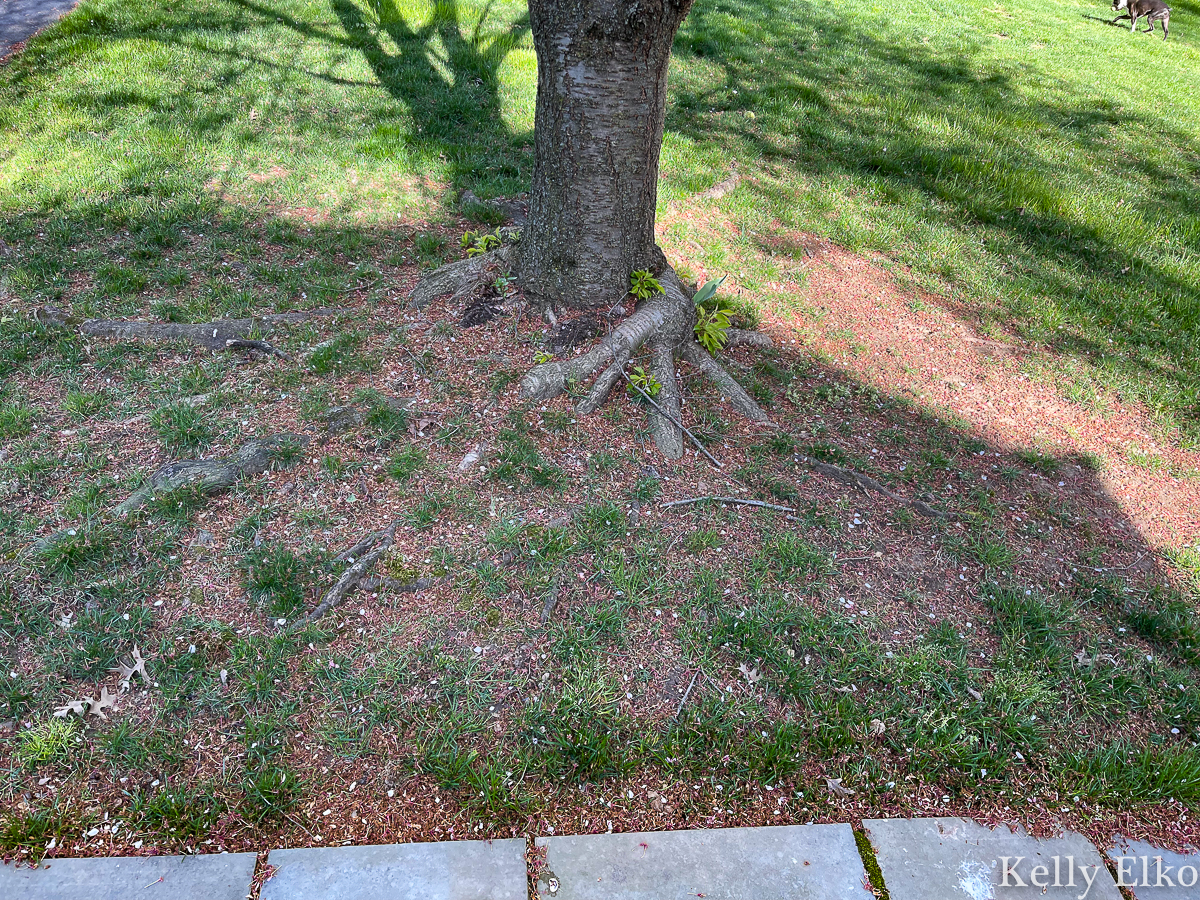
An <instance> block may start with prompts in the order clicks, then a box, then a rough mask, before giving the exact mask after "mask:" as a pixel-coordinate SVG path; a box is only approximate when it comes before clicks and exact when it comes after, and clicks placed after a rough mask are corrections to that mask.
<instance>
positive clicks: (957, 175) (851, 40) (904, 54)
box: [667, 0, 1200, 441]
mask: <svg viewBox="0 0 1200 900" xmlns="http://www.w3.org/2000/svg"><path fill="white" fill-rule="evenodd" d="M801 8H802V9H803V8H804V5H803V4H801ZM796 12H797V9H796V6H795V5H793V4H790V3H780V2H777V0H717V2H715V3H709V4H702V5H698V6H697V7H696V8H695V10H694V11H693V13H692V15H691V16H690V17H689V18H688V19H687V21H686V22H685V24H684V27H683V29H682V30H681V32H680V35H679V37H678V38H677V41H676V46H675V52H676V55H677V57H678V58H679V59H680V60H682V61H685V62H687V61H695V62H696V65H697V66H699V67H702V68H707V69H712V68H714V67H715V68H716V70H717V71H719V72H720V73H721V77H719V78H716V79H714V78H712V77H711V76H709V77H707V79H706V81H705V84H706V87H705V88H704V89H702V90H698V89H696V88H694V87H691V86H690V84H689V80H688V79H687V78H682V79H681V78H676V79H675V80H674V81H673V92H672V100H673V103H672V105H671V106H670V107H669V112H668V122H667V128H668V130H669V131H671V132H674V133H676V134H679V135H682V136H685V137H687V138H689V139H690V140H692V141H694V142H695V143H696V144H697V145H700V146H704V147H706V148H711V147H713V146H714V145H716V146H723V147H725V148H727V151H728V153H729V155H730V156H732V157H734V158H737V157H738V156H740V155H745V154H747V153H748V154H749V155H751V156H752V157H757V158H759V159H760V160H761V161H762V166H763V168H764V169H765V170H766V172H767V173H768V174H769V175H775V174H778V178H767V179H755V180H754V181H753V182H752V185H751V188H750V189H751V190H753V191H757V192H759V193H760V194H761V195H762V197H763V199H764V200H765V201H768V203H769V205H770V207H773V208H775V209H786V208H787V206H788V205H789V203H791V204H794V203H795V201H796V199H797V196H796V194H800V195H801V197H800V199H801V200H803V199H804V198H803V193H804V187H803V182H802V181H798V180H797V178H802V179H808V178H810V177H811V178H816V179H821V180H823V181H825V182H826V183H829V182H831V181H833V182H835V183H837V182H838V181H842V182H845V183H848V184H849V185H850V186H849V187H848V190H849V191H850V192H853V193H868V194H870V195H872V196H873V197H874V198H875V203H874V208H875V210H877V218H876V219H875V220H874V221H867V222H866V223H865V224H864V223H862V222H859V223H855V224H851V225H848V226H846V227H845V228H842V230H841V231H840V232H839V226H838V225H834V226H831V228H830V234H829V236H831V237H833V238H834V239H835V240H840V241H841V242H843V243H847V244H851V245H853V244H855V243H858V244H859V245H860V246H868V245H871V244H872V243H874V244H876V245H878V244H879V243H880V238H878V237H872V236H870V235H869V234H864V233H865V232H871V231H872V230H874V229H880V231H881V232H882V233H883V234H885V235H887V237H888V238H893V239H895V240H896V241H898V242H899V243H900V244H901V246H898V247H897V246H894V245H893V246H875V247H873V249H883V250H885V251H886V252H889V253H894V254H898V255H900V256H902V257H903V256H904V255H905V253H906V251H909V249H910V248H908V247H906V246H904V245H905V244H908V243H909V240H910V238H909V235H910V234H916V233H920V232H924V233H925V234H928V233H929V232H930V231H931V230H934V229H938V230H941V231H942V239H941V240H940V241H939V239H938V238H934V240H933V243H934V244H935V247H936V245H937V244H938V243H943V246H941V247H937V249H938V250H940V251H941V252H940V253H939V254H938V255H939V261H938V262H936V263H934V264H932V265H931V264H930V261H929V259H928V258H927V257H926V258H923V259H921V260H919V261H918V260H913V264H914V265H916V266H918V267H920V268H924V269H925V270H926V271H928V270H930V269H932V272H933V274H934V275H935V276H941V277H943V278H944V279H945V280H946V281H947V282H949V283H950V284H951V285H955V284H956V282H957V283H960V284H962V283H966V284H967V285H970V282H971V281H974V282H975V283H976V285H975V286H976V290H975V291H974V292H973V293H974V294H975V296H970V297H968V298H967V300H968V302H967V303H966V304H965V307H964V310H963V311H964V313H965V312H966V308H967V307H969V309H970V311H971V315H972V317H974V318H979V317H982V318H983V319H985V320H991V321H994V322H995V323H997V324H999V325H1000V326H1002V327H1003V328H1004V329H1006V330H1015V331H1018V332H1022V333H1024V334H1025V336H1027V337H1031V338H1033V339H1035V340H1038V341H1040V342H1044V343H1046V344H1048V345H1049V346H1050V348H1051V349H1053V350H1056V351H1061V352H1065V353H1070V354H1080V355H1083V356H1086V357H1087V358H1089V359H1090V360H1091V361H1093V362H1094V363H1096V364H1097V365H1098V366H1099V367H1101V368H1103V369H1108V370H1111V371H1115V372H1119V373H1120V376H1121V380H1122V383H1121V385H1120V387H1121V389H1122V390H1123V391H1127V392H1128V393H1130V394H1131V395H1133V396H1136V397H1138V399H1141V400H1143V401H1144V402H1145V403H1146V405H1147V406H1149V407H1150V408H1151V409H1152V410H1155V411H1158V412H1162V413H1164V414H1165V416H1164V417H1165V419H1167V420H1168V427H1179V428H1181V429H1182V430H1183V431H1184V432H1185V434H1187V435H1190V440H1192V441H1195V440H1200V357H1198V356H1197V354H1196V353H1195V352H1194V348H1195V347H1196V346H1197V344H1198V342H1200V287H1198V286H1200V226H1198V225H1197V222H1200V193H1198V192H1197V191H1196V187H1195V164H1194V160H1196V159H1197V158H1200V145H1198V144H1197V142H1196V140H1195V137H1194V136H1193V135H1191V134H1188V133H1185V132H1183V131H1180V130H1177V129H1174V128H1172V127H1171V126H1170V125H1169V124H1168V122H1169V120H1168V119H1166V118H1157V117H1153V116H1151V115H1149V114H1142V113H1138V112H1134V111H1131V110H1130V109H1128V108H1126V106H1125V105H1124V104H1121V103H1118V102H1115V101H1113V100H1110V99H1105V98H1099V99H1097V98H1092V97H1082V96H1080V95H1079V93H1078V91H1077V85H1073V84H1068V83H1066V82H1062V81H1059V80H1057V79H1056V78H1055V77H1054V76H1052V75H1048V74H1047V73H1046V72H1045V71H1042V70H1040V69H1037V68H1035V67H1034V66H1033V65H1032V64H1029V63H1023V64H1015V63H1014V64H1009V65H1004V64H1001V63H993V62H991V61H985V60H984V59H982V58H977V57H976V55H975V54H973V53H972V51H971V50H970V49H963V50H961V51H960V53H958V54H956V55H955V56H953V57H951V56H949V55H947V54H946V53H945V51H944V49H941V48H936V47H930V46H928V45H923V44H921V43H919V42H916V41H911V42H903V41H899V40H897V41H888V40H886V39H883V38H880V37H879V36H878V35H876V34H872V33H867V32H865V31H863V30H861V29H859V28H856V27H854V26H852V25H848V24H839V23H837V22H823V23H822V25H821V27H820V29H819V30H815V29H813V28H812V26H811V25H809V24H807V18H808V17H806V16H803V15H797V14H796ZM731 17H736V18H737V19H744V20H749V21H753V22H754V23H755V28H756V29H758V30H757V31H748V32H746V33H743V34H739V33H738V32H736V30H733V29H730V27H729V22H730V20H731ZM763 32H765V35H766V37H765V40H764V38H763ZM763 45H765V46H767V47H770V48H773V49H774V50H775V51H776V52H774V53H763V52H761V47H762V46H763ZM785 48H791V50H790V51H789V50H787V49H785ZM1032 83H1036V84H1037V85H1038V89H1037V91H1036V92H1034V91H1031V90H1030V88H1029V85H1030V84H1032ZM1034 96H1037V97H1038V99H1032V98H1033V97H1034ZM1042 98H1052V99H1042ZM711 112H716V113H725V114H726V115H723V116H714V115H706V113H711ZM749 112H753V113H754V114H755V116H754V118H750V117H749V116H748V115H745V114H746V113H749ZM738 113H741V114H742V115H741V116H739V115H737V114H738ZM1189 161H1191V162H1189ZM1131 186H1132V188H1133V189H1132V190H1130V187H1131ZM805 202H808V204H809V206H810V207H817V208H819V206H820V203H819V201H811V200H810V201H805ZM829 212H830V216H829V218H833V219H836V218H837V215H836V211H835V210H832V209H831V210H829ZM948 232H951V233H957V237H952V238H948V240H951V241H953V242H954V246H953V247H952V248H947V247H945V246H944V241H945V240H947V238H946V237H945V235H946V234H947V233H948ZM968 234H969V235H970V236H971V237H970V240H968V239H967V237H968ZM856 238H857V240H856ZM885 239H886V238H885ZM914 244H915V246H916V247H920V248H922V249H921V254H922V255H923V256H924V255H925V252H927V249H928V245H926V246H924V247H922V244H921V243H920V242H919V241H914ZM914 252H915V251H914ZM971 268H975V269H976V271H975V272H971V273H970V277H968V278H965V279H964V278H960V277H957V276H958V275H959V274H960V273H963V272H967V270H970V269H971ZM979 270H982V271H983V272H984V273H985V274H984V275H983V278H982V280H983V281H984V282H985V283H989V282H990V283H991V284H995V285H996V288H993V289H985V290H982V291H981V290H978V285H979V281H980V280H981V278H980V274H979ZM989 287H990V285H989Z"/></svg>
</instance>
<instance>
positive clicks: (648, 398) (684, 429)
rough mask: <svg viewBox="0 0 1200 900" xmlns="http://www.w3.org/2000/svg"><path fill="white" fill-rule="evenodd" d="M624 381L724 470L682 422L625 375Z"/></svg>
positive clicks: (623, 372)
mask: <svg viewBox="0 0 1200 900" xmlns="http://www.w3.org/2000/svg"><path fill="white" fill-rule="evenodd" d="M621 374H622V375H625V370H624V369H622V370H621ZM625 381H626V382H628V383H629V386H630V387H631V388H633V389H634V390H635V391H637V392H638V393H639V394H641V395H642V397H643V398H644V399H645V401H646V402H647V403H649V404H650V405H651V406H653V407H654V408H655V409H657V410H658V412H659V415H661V416H662V417H663V418H665V419H666V420H667V421H669V422H670V423H671V424H672V425H674V426H675V427H676V428H678V429H679V430H680V431H682V432H683V433H684V434H686V435H687V436H688V438H689V439H690V440H691V442H692V443H693V444H695V445H696V449H697V450H699V451H700V452H701V453H703V454H704V455H705V456H706V457H708V461H709V462H711V463H712V464H713V465H714V466H716V467H717V468H718V469H724V468H725V467H724V466H723V465H721V462H720V460H718V459H717V458H716V457H715V456H713V455H712V454H711V453H709V452H708V449H707V448H706V447H705V446H704V445H703V444H702V443H700V439H699V438H697V437H696V436H695V435H694V434H692V433H691V432H690V431H689V430H688V428H687V426H686V425H684V424H683V423H682V422H680V421H679V420H678V419H676V418H675V417H673V416H671V415H670V414H669V413H667V411H666V410H665V409H663V408H662V407H661V406H659V405H658V404H657V403H655V402H654V398H653V397H651V396H650V395H649V394H647V393H646V392H645V391H644V390H642V389H641V388H640V387H638V385H636V384H634V383H633V382H632V381H630V380H629V376H628V375H625Z"/></svg>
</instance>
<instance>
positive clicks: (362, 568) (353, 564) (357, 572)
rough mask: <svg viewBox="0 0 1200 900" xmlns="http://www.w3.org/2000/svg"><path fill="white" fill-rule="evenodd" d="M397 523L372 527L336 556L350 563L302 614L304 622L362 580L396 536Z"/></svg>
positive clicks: (344, 594)
mask: <svg viewBox="0 0 1200 900" xmlns="http://www.w3.org/2000/svg"><path fill="white" fill-rule="evenodd" d="M398 524H399V523H397V522H393V523H392V524H391V526H389V527H388V528H386V529H384V530H383V531H376V532H374V533H372V534H369V535H367V536H366V537H365V538H363V539H362V540H361V541H359V542H358V543H357V544H355V545H354V546H353V547H351V548H350V549H349V550H347V551H346V552H345V553H343V554H341V555H340V556H339V557H338V559H344V560H346V561H347V562H349V563H350V567H349V568H348V569H346V571H345V572H343V573H342V577H341V578H339V579H338V580H337V583H336V584H334V586H333V587H331V588H330V589H329V590H328V591H326V592H325V596H324V597H322V598H321V602H320V603H318V604H317V605H316V607H315V608H314V609H313V611H312V612H310V613H309V614H308V615H307V616H305V617H304V619H303V620H302V621H303V622H304V623H305V624H307V623H308V622H315V621H316V620H317V619H319V618H321V616H323V615H325V613H327V612H329V611H330V610H331V609H333V608H335V607H336V606H338V605H339V604H340V603H341V602H342V601H343V600H345V599H346V597H347V595H349V593H350V592H351V591H353V590H354V589H355V588H356V587H358V586H359V585H360V584H361V583H362V581H363V579H365V578H366V577H367V573H368V572H369V571H370V570H371V567H372V566H374V565H375V563H376V562H377V561H378V559H379V557H381V556H382V555H383V554H384V553H386V552H387V551H388V550H390V549H391V547H392V543H393V542H394V541H395V539H396V526H397V525H398Z"/></svg>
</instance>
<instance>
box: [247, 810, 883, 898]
mask: <svg viewBox="0 0 1200 900" xmlns="http://www.w3.org/2000/svg"><path fill="white" fill-rule="evenodd" d="M534 843H535V845H536V846H538V847H544V848H545V849H546V864H545V869H544V870H543V871H542V872H541V873H540V875H539V877H538V884H537V888H538V895H539V896H540V897H541V898H542V900H665V898H688V897H704V898H706V900H872V894H871V892H870V891H869V890H868V889H867V886H866V885H867V877H866V872H865V871H864V869H863V864H862V859H861V858H860V857H859V855H858V848H857V847H856V846H855V844H854V831H853V829H852V828H851V827H850V826H849V825H781V826H773V827H766V828H717V829H709V830H697V831H653V832H641V833H632V834H591V835H577V836H571V837H540V838H537V839H536V840H535V842H534ZM264 900H265V898H264Z"/></svg>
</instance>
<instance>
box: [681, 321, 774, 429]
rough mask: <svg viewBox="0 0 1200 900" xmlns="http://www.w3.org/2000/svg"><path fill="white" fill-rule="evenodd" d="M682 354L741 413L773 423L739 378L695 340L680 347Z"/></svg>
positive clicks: (759, 421)
mask: <svg viewBox="0 0 1200 900" xmlns="http://www.w3.org/2000/svg"><path fill="white" fill-rule="evenodd" d="M680 356H681V357H683V359H684V360H686V361H687V362H689V363H691V364H692V365H693V366H695V367H696V369H697V370H699V371H700V372H701V373H702V374H703V375H704V376H705V377H706V378H707V379H708V380H709V381H711V382H712V383H713V384H714V385H715V386H716V388H717V390H719V391H720V392H721V396H722V397H724V398H726V399H728V400H729V402H730V403H731V404H732V405H733V408H734V409H736V410H737V411H738V412H739V413H740V414H741V415H743V416H745V417H746V418H747V419H749V420H750V421H751V422H758V423H759V424H761V425H770V424H771V417H770V416H768V415H767V414H766V413H765V412H763V408H762V407H761V406H759V405H758V403H757V402H756V401H755V399H754V398H753V397H751V396H750V395H749V394H747V393H746V389H745V388H743V387H742V386H741V385H740V384H738V382H737V379H736V378H734V377H733V376H732V375H730V374H729V373H728V372H726V371H725V369H724V368H723V367H722V366H721V364H720V363H718V362H717V361H716V360H715V359H713V358H712V356H711V355H709V352H708V351H707V350H705V349H704V348H703V347H701V346H700V345H699V344H697V343H696V342H695V341H692V342H690V343H687V344H684V345H683V346H682V347H681V348H680Z"/></svg>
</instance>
